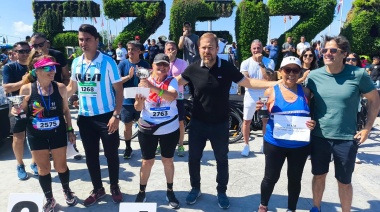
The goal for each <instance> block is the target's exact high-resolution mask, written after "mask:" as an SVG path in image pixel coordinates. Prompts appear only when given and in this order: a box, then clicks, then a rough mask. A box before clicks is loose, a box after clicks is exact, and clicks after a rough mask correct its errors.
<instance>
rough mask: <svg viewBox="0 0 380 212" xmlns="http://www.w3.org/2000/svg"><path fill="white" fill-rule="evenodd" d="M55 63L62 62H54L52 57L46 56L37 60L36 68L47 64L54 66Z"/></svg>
mask: <svg viewBox="0 0 380 212" xmlns="http://www.w3.org/2000/svg"><path fill="white" fill-rule="evenodd" d="M54 65H60V64H59V63H56V62H54V61H53V60H52V59H51V58H48V57H45V58H43V59H41V60H39V61H37V62H36V63H35V64H34V68H35V69H37V68H42V67H45V66H54Z"/></svg>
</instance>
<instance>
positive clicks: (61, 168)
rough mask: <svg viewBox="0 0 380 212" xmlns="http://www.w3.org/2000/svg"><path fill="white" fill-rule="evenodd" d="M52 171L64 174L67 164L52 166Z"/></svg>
mask: <svg viewBox="0 0 380 212" xmlns="http://www.w3.org/2000/svg"><path fill="white" fill-rule="evenodd" d="M54 169H55V171H57V172H58V173H63V172H66V170H67V164H66V163H62V164H54Z"/></svg>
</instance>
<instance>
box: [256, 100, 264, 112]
mask: <svg viewBox="0 0 380 212" xmlns="http://www.w3.org/2000/svg"><path fill="white" fill-rule="evenodd" d="M262 107H264V103H262V102H261V101H260V100H259V101H257V102H256V110H261V108H262Z"/></svg>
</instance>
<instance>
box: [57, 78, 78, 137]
mask: <svg viewBox="0 0 380 212" xmlns="http://www.w3.org/2000/svg"><path fill="white" fill-rule="evenodd" d="M58 89H59V93H60V94H61V97H62V100H63V101H62V107H63V115H64V117H65V120H66V127H67V129H69V128H72V126H73V125H72V123H71V113H70V109H69V106H68V104H67V89H66V86H65V85H64V84H62V83H58ZM68 136H69V141H70V142H71V143H75V135H74V133H73V132H68Z"/></svg>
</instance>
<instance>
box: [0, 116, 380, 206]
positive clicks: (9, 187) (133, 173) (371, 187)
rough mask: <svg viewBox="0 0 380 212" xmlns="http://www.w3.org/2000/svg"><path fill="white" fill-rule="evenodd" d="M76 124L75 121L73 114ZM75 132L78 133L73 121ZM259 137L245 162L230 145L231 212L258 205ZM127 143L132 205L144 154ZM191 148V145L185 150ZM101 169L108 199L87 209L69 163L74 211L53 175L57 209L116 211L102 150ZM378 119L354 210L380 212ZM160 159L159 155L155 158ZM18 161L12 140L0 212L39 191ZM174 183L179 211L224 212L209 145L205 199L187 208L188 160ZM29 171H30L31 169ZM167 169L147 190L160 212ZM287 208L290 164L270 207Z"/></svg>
mask: <svg viewBox="0 0 380 212" xmlns="http://www.w3.org/2000/svg"><path fill="white" fill-rule="evenodd" d="M73 114H74V121H75V111H73ZM74 128H75V129H76V130H77V129H78V128H77V127H76V124H75V122H74ZM252 136H253V137H255V139H254V140H253V141H251V150H253V151H254V152H255V153H254V154H252V153H251V155H250V156H249V157H247V158H242V157H241V155H240V151H241V149H242V143H235V144H231V145H230V153H229V158H230V160H229V162H230V163H229V170H230V181H229V186H228V191H227V195H228V196H229V197H230V201H231V207H230V209H229V211H232V212H246V211H247V212H252V211H256V209H257V206H258V205H259V203H260V183H261V180H262V178H263V173H264V170H263V167H264V155H262V154H260V153H259V150H260V144H261V143H262V137H261V135H260V134H259V133H258V132H257V133H255V132H254V133H253V134H252ZM78 147H79V149H80V151H82V152H83V148H82V144H81V142H80V141H78ZM124 147H125V144H124V142H123V141H122V142H121V145H120V149H119V154H120V158H121V160H120V161H121V167H120V186H121V191H122V192H123V194H124V201H125V202H133V201H134V199H135V195H136V194H137V192H138V189H139V178H138V173H139V168H140V164H141V159H140V150H139V145H138V142H136V141H134V142H132V148H133V149H134V155H133V157H132V159H130V160H124V159H122V154H123V148H124ZM186 148H187V147H186ZM101 155H102V156H101V169H102V176H103V182H104V186H105V188H106V191H107V194H108V195H107V196H106V197H105V198H104V199H103V200H102V201H100V202H99V203H98V204H96V205H94V206H91V207H89V208H86V209H84V208H85V207H84V206H83V205H82V204H81V203H82V202H83V200H84V199H85V198H86V197H87V196H88V195H89V192H90V191H91V189H92V186H91V182H90V178H89V175H88V171H87V168H86V164H85V160H84V159H83V160H79V161H76V160H73V159H69V160H68V165H69V168H70V172H71V184H70V185H71V188H72V189H73V191H75V193H76V195H77V196H78V197H79V199H80V204H78V205H77V206H75V207H67V206H66V204H65V203H64V199H63V195H62V193H61V186H60V183H59V178H58V175H57V173H56V172H55V171H53V172H52V176H53V193H54V196H55V198H56V199H57V202H58V203H60V205H59V206H57V207H56V208H57V210H59V211H68V212H72V211H79V208H80V209H82V210H80V211H96V212H98V211H99V212H111V211H118V209H119V205H117V204H114V203H113V202H112V200H111V196H110V194H109V181H108V172H107V166H106V160H105V157H104V155H103V152H101ZM379 155H380V118H378V119H377V120H376V124H375V128H374V130H373V131H372V132H371V135H370V139H369V140H368V141H367V142H366V143H365V144H363V145H362V146H361V147H360V149H359V154H358V156H359V158H360V159H361V160H362V161H363V163H362V164H360V165H357V166H356V168H355V172H354V175H353V186H354V199H353V211H366V212H376V211H380V192H379V191H380V183H379V179H380V171H379V170H380V169H379V165H380V157H379ZM157 159H158V160H159V159H160V157H157ZM25 163H26V164H29V163H30V153H29V152H28V150H27V148H25ZM15 168H16V162H15V159H14V156H13V153H12V149H11V142H10V140H8V141H7V142H6V143H5V144H3V145H2V146H1V147H0V170H1V172H2V174H1V175H0V188H1V192H0V211H6V208H7V205H8V198H9V194H10V193H33V192H34V193H35V192H38V193H41V192H42V191H41V189H40V187H39V183H38V179H37V178H36V177H31V178H30V179H29V180H27V181H19V180H18V179H17V177H16V170H15ZM175 168H176V172H175V180H174V190H175V191H176V196H177V198H178V199H179V200H180V202H181V209H179V210H178V211H183V212H195V211H207V212H209V211H210V212H214V211H222V209H219V207H218V206H217V199H216V197H215V195H216V189H215V187H216V182H215V177H216V162H215V159H214V156H213V152H212V150H211V146H210V145H209V144H208V145H207V146H206V148H205V152H204V155H203V159H202V168H201V170H202V196H201V197H200V198H199V200H198V202H197V203H196V204H195V205H191V206H189V205H186V204H185V198H186V195H187V192H188V191H189V190H190V185H189V175H188V167H187V156H186V157H183V158H179V157H177V156H175ZM330 170H331V171H330V173H329V175H328V179H327V184H326V192H325V195H324V197H323V205H322V208H323V211H327V212H330V211H341V209H340V204H339V198H338V193H337V183H336V181H335V179H334V171H333V170H334V169H333V164H331V167H330ZM27 171H28V172H30V169H29V167H27ZM164 179H165V178H164V172H163V166H162V163H161V162H160V161H157V162H156V163H155V165H154V167H153V170H152V174H151V176H150V179H149V182H148V186H147V201H148V202H157V205H158V210H157V211H160V212H164V211H171V209H170V208H169V207H168V206H167V202H166V201H165V194H166V192H165V190H166V182H165V180H164ZM311 179H312V175H311V166H310V161H308V162H307V164H306V166H305V171H304V175H303V181H302V192H301V196H300V200H299V202H298V210H297V211H308V210H309V209H310V207H311V205H312V199H311V197H312V195H311ZM286 207H287V180H286V164H285V165H284V168H283V172H282V175H281V178H280V180H279V182H278V183H277V185H276V187H275V189H274V192H273V195H272V197H271V201H270V204H269V209H270V210H271V211H286Z"/></svg>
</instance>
